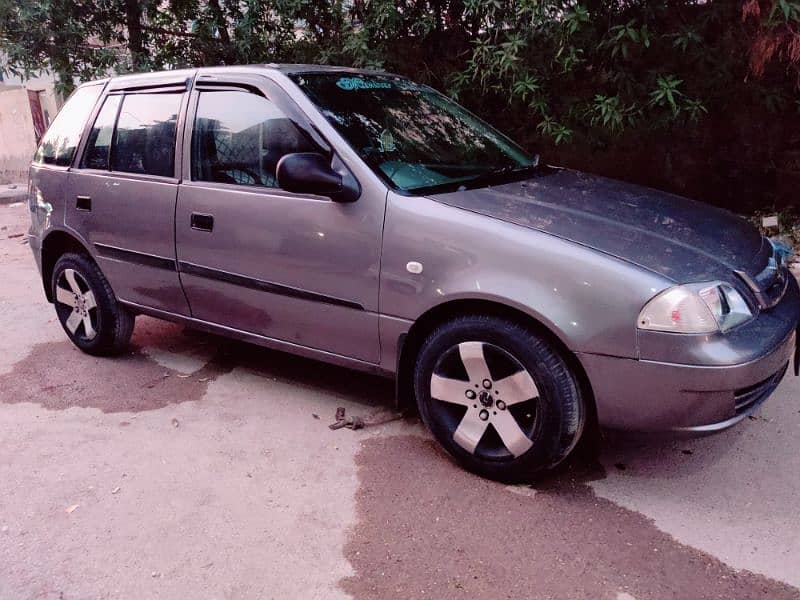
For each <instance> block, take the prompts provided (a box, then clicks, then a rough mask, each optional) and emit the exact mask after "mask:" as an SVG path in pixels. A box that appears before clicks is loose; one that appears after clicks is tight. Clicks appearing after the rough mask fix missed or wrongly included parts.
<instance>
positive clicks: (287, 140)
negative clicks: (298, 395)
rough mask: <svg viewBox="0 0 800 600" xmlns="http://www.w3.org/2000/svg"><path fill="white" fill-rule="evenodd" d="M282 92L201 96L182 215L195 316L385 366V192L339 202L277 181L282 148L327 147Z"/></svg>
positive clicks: (230, 89) (179, 225)
mask: <svg viewBox="0 0 800 600" xmlns="http://www.w3.org/2000/svg"><path fill="white" fill-rule="evenodd" d="M270 89H271V88H267V90H270ZM279 93H282V92H280V91H279V90H273V91H271V92H265V91H264V90H263V89H262V90H257V89H254V88H253V87H252V86H249V87H247V88H245V87H241V88H236V87H235V86H233V85H229V86H227V87H223V88H221V89H211V88H206V89H204V88H203V87H202V86H201V87H199V88H198V89H196V90H195V91H194V92H193V94H192V101H191V103H190V104H191V106H192V108H193V110H191V111H190V114H191V115H192V116H191V119H190V123H187V128H188V126H189V125H191V126H192V128H193V131H192V132H191V133H187V136H186V142H185V146H189V147H190V148H191V149H190V152H191V155H190V159H189V165H190V168H189V171H190V172H189V173H185V174H184V182H183V183H182V184H181V185H180V186H179V192H178V207H177V212H176V236H177V237H176V240H177V255H178V265H179V269H180V274H181V281H182V283H183V287H184V290H185V292H186V296H187V298H188V300H189V305H190V307H191V312H192V316H193V317H195V318H197V319H201V320H203V321H209V322H213V323H218V324H222V325H225V326H227V327H231V328H234V329H237V330H240V331H245V332H249V333H255V334H258V335H261V336H265V337H269V338H273V339H277V340H282V341H285V342H289V343H292V344H296V345H298V346H303V347H307V348H314V349H317V350H323V351H326V352H331V353H334V354H337V355H342V356H347V357H351V358H356V359H359V360H363V361H367V362H373V363H377V362H378V360H379V344H378V317H377V308H378V276H379V265H380V246H381V235H382V227H383V215H384V210H385V200H386V197H385V196H386V195H385V191H384V192H383V193H382V194H368V193H363V194H362V195H361V198H359V200H358V201H356V202H354V203H351V204H341V203H336V202H333V201H331V200H330V199H329V198H324V197H320V196H313V195H301V194H293V193H289V192H286V191H283V190H281V189H280V188H278V187H277V182H276V177H275V168H276V165H277V163H278V161H279V160H280V158H281V157H282V156H283V155H285V154H287V153H291V152H304V151H316V150H318V149H319V148H318V146H317V145H316V144H315V143H314V142H313V141H312V137H313V136H312V135H310V134H309V133H308V132H307V131H306V130H304V129H303V128H302V127H301V126H300V125H298V124H297V121H296V120H295V119H293V118H291V117H290V116H289V115H288V114H287V113H286V112H285V111H284V110H283V109H282V108H280V107H282V106H285V102H286V101H287V99H286V98H285V97H282V98H280V99H279V101H276V100H278V99H276V98H275V95H276V94H279ZM268 94H269V97H268Z"/></svg>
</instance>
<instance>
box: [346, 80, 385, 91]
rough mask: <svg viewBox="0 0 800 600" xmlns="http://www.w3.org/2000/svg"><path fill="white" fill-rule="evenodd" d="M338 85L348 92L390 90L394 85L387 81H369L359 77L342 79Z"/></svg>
mask: <svg viewBox="0 0 800 600" xmlns="http://www.w3.org/2000/svg"><path fill="white" fill-rule="evenodd" d="M336 85H337V86H339V87H340V88H342V89H343V90H346V91H348V92H349V91H352V90H375V89H382V90H388V89H391V87H392V84H391V83H388V82H386V81H368V80H366V79H361V78H359V77H340V78H339V79H338V81H337V82H336Z"/></svg>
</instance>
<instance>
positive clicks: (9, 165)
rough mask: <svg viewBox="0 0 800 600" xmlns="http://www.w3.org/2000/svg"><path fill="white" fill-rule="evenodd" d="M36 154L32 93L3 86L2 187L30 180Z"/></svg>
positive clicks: (0, 113)
mask: <svg viewBox="0 0 800 600" xmlns="http://www.w3.org/2000/svg"><path fill="white" fill-rule="evenodd" d="M53 116H54V115H51V116H50V117H51V118H52V117H53ZM34 152H36V137H35V135H34V130H33V117H32V116H31V107H30V102H29V101H28V90H26V89H25V88H23V87H17V86H0V184H2V183H15V182H21V181H26V180H27V179H28V166H29V165H30V162H31V159H32V158H33V154H34Z"/></svg>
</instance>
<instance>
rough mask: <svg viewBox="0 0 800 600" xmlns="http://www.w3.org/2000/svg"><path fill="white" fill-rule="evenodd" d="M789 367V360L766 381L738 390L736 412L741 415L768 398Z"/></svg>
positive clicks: (735, 395) (735, 396)
mask: <svg viewBox="0 0 800 600" xmlns="http://www.w3.org/2000/svg"><path fill="white" fill-rule="evenodd" d="M788 367H789V363H788V362H787V363H786V364H785V365H783V367H781V368H780V369H779V370H778V371H777V372H776V373H773V374H772V375H770V376H769V377H767V378H766V379H765V380H764V381H761V382H759V383H757V384H755V385H751V386H748V387H746V388H742V389H740V390H736V391H735V392H734V394H733V397H734V402H735V409H736V414H737V415H740V414H742V413H743V412H746V411H747V410H749V409H751V408H752V407H754V406H755V405H757V404H760V403H761V402H763V401H764V400H766V399H767V396H769V395H770V394H771V393H772V392H773V391H774V390H775V388H776V387H778V384H779V383H780V382H781V379H783V376H784V375H785V374H786V369H787V368H788Z"/></svg>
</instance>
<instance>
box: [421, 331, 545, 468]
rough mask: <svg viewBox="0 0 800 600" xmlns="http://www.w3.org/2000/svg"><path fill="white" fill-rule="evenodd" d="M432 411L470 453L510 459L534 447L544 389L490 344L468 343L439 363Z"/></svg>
mask: <svg viewBox="0 0 800 600" xmlns="http://www.w3.org/2000/svg"><path fill="white" fill-rule="evenodd" d="M430 393H431V398H432V399H433V400H434V402H432V407H431V408H432V410H433V411H434V412H435V413H436V417H437V418H438V419H439V420H440V422H441V423H442V424H444V425H445V427H447V428H448V430H449V431H450V432H451V434H452V437H453V440H454V441H455V442H456V443H457V444H458V445H459V446H461V447H462V448H463V449H464V450H466V451H467V452H469V453H470V454H473V455H475V456H476V457H478V458H482V459H488V460H509V459H512V458H516V457H518V456H521V455H522V454H524V453H525V452H527V451H528V450H529V449H530V448H531V447H532V446H533V440H532V438H533V437H534V436H535V431H536V427H537V422H538V419H537V413H538V410H537V409H538V403H537V400H538V398H539V390H538V388H537V386H536V383H535V382H534V380H533V377H532V376H531V374H530V373H529V372H528V370H527V369H526V368H525V367H524V366H523V365H522V363H521V362H520V361H519V360H517V359H516V358H515V357H514V356H512V355H511V354H510V353H509V352H507V351H506V350H504V349H503V348H501V347H499V346H497V345H495V344H490V343H487V342H477V341H468V342H462V343H460V344H457V345H455V346H453V347H451V348H450V349H449V350H447V351H446V352H445V353H444V354H442V356H441V357H440V358H439V360H438V361H437V363H436V365H435V366H434V369H433V375H432V376H431V381H430Z"/></svg>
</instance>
